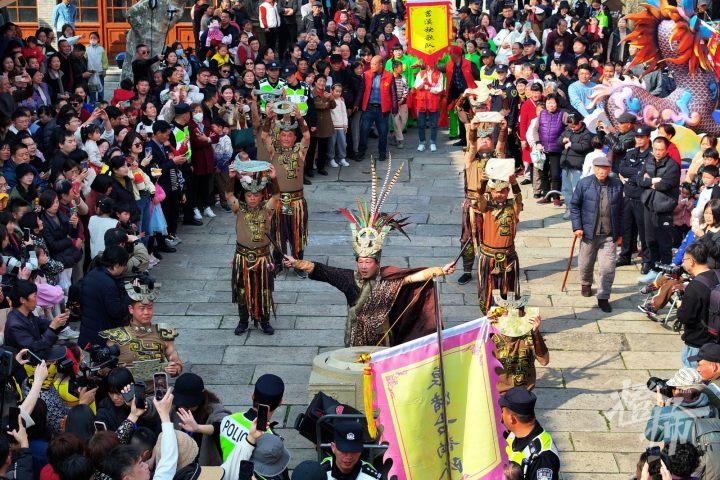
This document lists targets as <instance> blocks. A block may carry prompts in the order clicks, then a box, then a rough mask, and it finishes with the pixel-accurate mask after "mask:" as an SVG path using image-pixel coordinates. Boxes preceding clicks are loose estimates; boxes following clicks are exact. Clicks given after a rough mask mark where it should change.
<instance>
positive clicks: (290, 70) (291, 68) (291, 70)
mask: <svg viewBox="0 0 720 480" xmlns="http://www.w3.org/2000/svg"><path fill="white" fill-rule="evenodd" d="M295 72H297V67H296V66H295V65H292V64H291V65H286V66H285V67H284V68H283V69H282V75H283V77H289V76H290V75H295Z"/></svg>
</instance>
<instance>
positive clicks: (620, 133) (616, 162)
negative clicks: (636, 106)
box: [597, 112, 637, 173]
mask: <svg viewBox="0 0 720 480" xmlns="http://www.w3.org/2000/svg"><path fill="white" fill-rule="evenodd" d="M636 124H637V117H635V115H633V114H632V113H630V112H624V113H622V114H621V115H620V116H619V117H618V129H617V132H615V133H613V132H607V131H605V125H603V124H598V126H597V130H598V135H602V134H603V133H604V135H605V138H603V143H604V144H605V145H607V146H608V147H609V148H610V151H611V152H612V157H611V159H612V171H613V172H615V173H618V170H619V168H620V163H622V161H623V159H624V158H625V155H626V154H627V152H628V150H629V149H630V148H632V147H633V146H634V145H635V126H636Z"/></svg>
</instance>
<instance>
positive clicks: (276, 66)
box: [265, 60, 280, 70]
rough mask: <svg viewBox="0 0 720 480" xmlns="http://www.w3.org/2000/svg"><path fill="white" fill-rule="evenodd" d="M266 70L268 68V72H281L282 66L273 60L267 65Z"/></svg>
mask: <svg viewBox="0 0 720 480" xmlns="http://www.w3.org/2000/svg"><path fill="white" fill-rule="evenodd" d="M265 68H267V69H268V70H280V64H279V63H278V62H276V61H275V60H273V61H272V62H268V63H266V64H265Z"/></svg>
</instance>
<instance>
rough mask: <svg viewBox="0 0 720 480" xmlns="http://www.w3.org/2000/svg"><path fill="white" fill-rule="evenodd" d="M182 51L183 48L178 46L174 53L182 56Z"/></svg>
mask: <svg viewBox="0 0 720 480" xmlns="http://www.w3.org/2000/svg"><path fill="white" fill-rule="evenodd" d="M184 51H185V50H183V49H182V48H178V49H177V50H175V55H177V56H178V57H182V55H183V52H184Z"/></svg>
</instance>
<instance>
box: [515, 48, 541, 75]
mask: <svg viewBox="0 0 720 480" xmlns="http://www.w3.org/2000/svg"><path fill="white" fill-rule="evenodd" d="M516 63H518V64H520V65H524V64H526V63H529V64H531V65H532V66H533V68H534V71H535V73H537V74H538V75H539V76H540V77H542V76H543V75H545V70H546V69H547V66H546V65H545V62H544V61H543V59H542V57H540V56H539V55H538V54H537V53H533V54H532V55H530V56H527V55H523V56H522V57H520V58H519V59H518V60H517V62H516Z"/></svg>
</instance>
